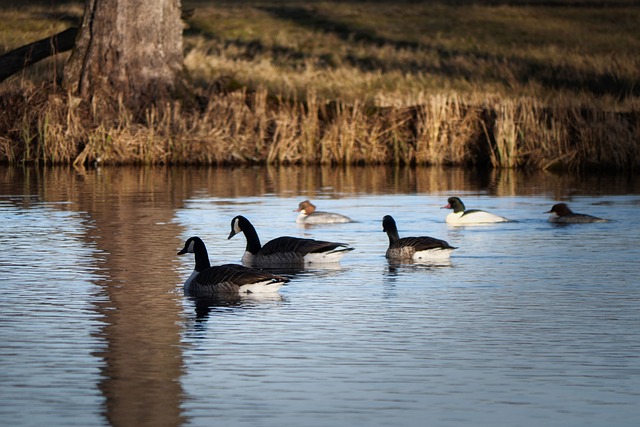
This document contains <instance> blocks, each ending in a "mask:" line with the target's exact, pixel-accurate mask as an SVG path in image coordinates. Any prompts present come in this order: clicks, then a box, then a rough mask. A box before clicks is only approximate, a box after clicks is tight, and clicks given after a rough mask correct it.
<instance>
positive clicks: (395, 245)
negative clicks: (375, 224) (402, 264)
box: [382, 215, 456, 261]
mask: <svg viewBox="0 0 640 427" xmlns="http://www.w3.org/2000/svg"><path fill="white" fill-rule="evenodd" d="M382 231H385V232H386V233H387V236H389V248H388V249H387V252H386V254H385V255H386V257H387V258H389V259H390V260H392V261H431V260H443V259H448V258H449V257H450V256H451V252H452V251H453V250H454V249H456V248H455V247H453V246H451V245H449V243H447V242H445V241H444V240H440V239H434V238H433V237H427V236H422V237H403V238H400V236H399V235H398V228H397V227H396V222H395V220H394V219H393V217H391V215H385V216H384V218H382Z"/></svg>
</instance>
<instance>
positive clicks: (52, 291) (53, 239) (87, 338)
mask: <svg viewBox="0 0 640 427" xmlns="http://www.w3.org/2000/svg"><path fill="white" fill-rule="evenodd" d="M62 207H63V208H64V206H62ZM89 223H90V220H89V219H88V218H87V216H86V214H83V213H79V212H74V211H72V210H66V209H61V206H60V205H55V204H49V203H41V202H39V201H38V200H37V198H29V197H27V198H18V199H16V198H12V199H11V200H7V199H2V200H0V248H2V250H0V277H1V278H2V285H1V288H2V289H1V290H2V297H0V342H1V343H2V345H1V346H0V372H2V375H1V377H0V390H1V392H2V393H1V397H0V399H1V401H2V405H1V406H0V424H2V425H14V426H22V425H38V424H42V423H46V424H48V425H78V426H80V425H100V424H102V423H103V417H102V414H101V405H102V402H103V400H104V398H103V396H102V395H101V393H100V392H99V390H98V386H97V384H98V381H99V379H100V369H101V364H102V361H101V358H100V357H99V356H97V353H99V352H101V351H102V350H103V349H104V343H103V342H102V340H101V339H100V337H99V332H100V330H101V327H102V321H101V318H100V316H99V315H97V314H96V312H95V306H94V305H93V304H95V303H97V302H99V301H101V300H103V299H104V298H103V296H101V293H100V289H99V288H97V287H96V286H95V284H94V281H95V280H96V279H97V278H98V274H97V272H96V269H97V267H96V257H97V256H99V255H98V254H96V248H95V246H94V245H92V244H91V243H88V242H86V241H85V239H84V237H85V233H86V229H87V227H88V226H89V225H90V224H89ZM25 403H26V405H25ZM16 408H19V409H18V410H16ZM20 408H21V409H20Z"/></svg>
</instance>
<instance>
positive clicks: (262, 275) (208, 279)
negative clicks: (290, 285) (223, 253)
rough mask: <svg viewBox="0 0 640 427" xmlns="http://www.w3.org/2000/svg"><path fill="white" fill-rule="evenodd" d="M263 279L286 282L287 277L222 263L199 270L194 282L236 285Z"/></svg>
mask: <svg viewBox="0 0 640 427" xmlns="http://www.w3.org/2000/svg"><path fill="white" fill-rule="evenodd" d="M264 280H273V281H275V282H283V283H286V282H288V281H289V279H288V278H286V277H282V276H276V275H274V274H271V273H269V272H266V271H262V270H257V269H255V268H249V267H245V266H242V265H238V264H223V265H219V266H215V267H210V268H207V269H206V270H204V271H202V272H200V274H198V277H197V278H196V282H197V283H200V284H214V283H233V284H235V285H238V286H242V285H247V284H251V283H256V282H260V281H264Z"/></svg>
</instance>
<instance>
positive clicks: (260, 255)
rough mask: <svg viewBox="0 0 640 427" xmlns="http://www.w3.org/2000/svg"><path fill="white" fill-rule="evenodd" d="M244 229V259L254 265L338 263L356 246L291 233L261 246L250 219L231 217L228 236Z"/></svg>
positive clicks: (246, 262)
mask: <svg viewBox="0 0 640 427" xmlns="http://www.w3.org/2000/svg"><path fill="white" fill-rule="evenodd" d="M241 232H242V233H244V236H245V237H246V239H247V247H246V250H245V253H244V255H243V257H242V262H243V263H245V264H248V265H251V266H254V267H270V266H283V265H304V264H315V263H337V262H339V261H340V258H342V256H343V255H344V254H346V253H347V252H349V251H352V250H353V249H354V248H351V247H349V246H348V245H347V244H345V243H336V242H325V241H321V240H314V239H301V238H298V237H289V236H284V237H278V238H275V239H273V240H271V241H269V242H267V243H265V245H264V246H261V245H260V238H259V237H258V233H257V232H256V229H255V228H254V227H253V225H252V224H251V223H250V222H249V220H248V219H247V218H245V217H243V216H241V215H238V216H236V217H235V218H233V219H232V220H231V233H229V237H228V238H229V239H230V238H232V237H233V236H235V235H236V234H238V233H241Z"/></svg>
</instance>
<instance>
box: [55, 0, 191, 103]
mask: <svg viewBox="0 0 640 427" xmlns="http://www.w3.org/2000/svg"><path fill="white" fill-rule="evenodd" d="M180 10H181V5H180V0H87V1H86V4H85V11H84V17H83V21H82V26H81V28H80V32H79V35H78V39H77V40H76V47H75V49H74V50H73V53H72V55H71V57H70V58H69V62H68V63H67V65H66V68H65V77H64V84H65V87H66V88H67V89H68V90H70V91H71V92H72V93H75V94H76V95H78V96H79V97H81V98H82V99H85V100H89V99H92V98H94V97H99V98H100V99H105V98H110V99H115V98H118V97H122V99H123V100H124V101H125V103H126V104H128V105H131V106H143V105H145V104H146V103H148V102H150V101H153V100H155V99H158V98H161V97H163V96H165V95H167V94H168V93H170V92H172V91H173V90H174V89H175V87H176V84H177V82H178V78H179V77H180V74H181V71H182V65H183V54H182V30H183V25H182V21H181V20H180Z"/></svg>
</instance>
